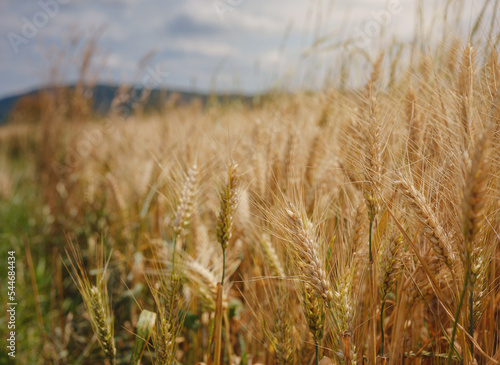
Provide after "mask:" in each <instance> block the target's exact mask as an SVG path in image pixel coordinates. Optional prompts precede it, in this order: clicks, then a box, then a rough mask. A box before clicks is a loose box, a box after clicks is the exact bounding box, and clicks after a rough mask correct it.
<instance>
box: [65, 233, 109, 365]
mask: <svg viewBox="0 0 500 365" xmlns="http://www.w3.org/2000/svg"><path fill="white" fill-rule="evenodd" d="M68 244H69V251H68V249H66V256H67V258H68V260H69V267H68V266H66V269H67V270H68V271H69V273H70V275H71V278H72V279H73V282H74V283H75V284H76V286H77V288H78V291H79V292H80V294H81V296H82V299H83V303H84V305H85V308H86V310H87V312H88V314H89V317H90V323H91V325H92V330H93V331H94V333H95V335H96V336H97V340H98V341H99V345H100V346H101V348H102V350H103V351H104V354H105V355H106V358H107V359H108V360H109V361H110V362H111V364H115V363H116V347H115V339H114V336H113V333H114V329H113V322H114V321H113V315H112V312H111V306H110V303H109V300H108V290H107V273H106V269H107V264H105V262H104V247H103V246H104V244H103V242H101V244H100V247H98V248H97V263H98V267H97V270H96V272H97V277H96V284H95V285H94V284H91V283H90V280H89V278H88V275H87V271H86V270H85V267H84V264H83V258H82V255H81V252H80V249H79V247H78V246H77V245H76V244H75V243H74V242H72V241H69V242H68ZM65 265H66V264H65Z"/></svg>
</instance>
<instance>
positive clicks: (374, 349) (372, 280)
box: [368, 218, 377, 363]
mask: <svg viewBox="0 0 500 365" xmlns="http://www.w3.org/2000/svg"><path fill="white" fill-rule="evenodd" d="M372 230H373V218H371V219H370V227H369V233H368V259H369V262H368V265H369V271H370V286H371V295H372V313H371V316H370V323H371V325H370V329H371V337H372V350H371V351H370V352H371V357H372V358H373V359H372V361H373V363H375V361H376V359H377V322H376V319H375V314H376V309H375V308H376V307H375V278H374V272H373V252H372V240H373V238H372Z"/></svg>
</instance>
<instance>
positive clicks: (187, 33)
mask: <svg viewBox="0 0 500 365" xmlns="http://www.w3.org/2000/svg"><path fill="white" fill-rule="evenodd" d="M166 31H167V33H168V34H169V35H173V36H179V37H193V36H197V37H205V36H212V35H218V34H221V33H223V32H224V27H223V26H221V25H220V24H216V23H209V22H206V21H203V20H199V19H196V18H194V17H193V16H191V15H189V14H179V15H177V16H176V17H174V18H173V19H172V20H171V21H170V22H168V23H167V26H166Z"/></svg>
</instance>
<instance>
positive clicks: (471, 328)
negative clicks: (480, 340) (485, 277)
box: [469, 287, 474, 359]
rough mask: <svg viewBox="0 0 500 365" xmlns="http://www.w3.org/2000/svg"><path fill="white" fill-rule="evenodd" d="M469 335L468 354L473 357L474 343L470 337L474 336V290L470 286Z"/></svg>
mask: <svg viewBox="0 0 500 365" xmlns="http://www.w3.org/2000/svg"><path fill="white" fill-rule="evenodd" d="M469 335H470V336H471V340H470V355H471V357H472V359H474V344H473V343H472V338H474V292H473V291H472V287H471V288H470V294H469Z"/></svg>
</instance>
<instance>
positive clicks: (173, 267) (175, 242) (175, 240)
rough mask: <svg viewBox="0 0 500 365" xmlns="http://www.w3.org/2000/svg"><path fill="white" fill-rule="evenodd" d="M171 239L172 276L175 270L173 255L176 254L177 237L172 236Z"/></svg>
mask: <svg viewBox="0 0 500 365" xmlns="http://www.w3.org/2000/svg"><path fill="white" fill-rule="evenodd" d="M172 239H173V241H174V250H173V252H172V274H173V273H174V269H175V253H176V252H177V235H176V234H174V236H173V237H172Z"/></svg>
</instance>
